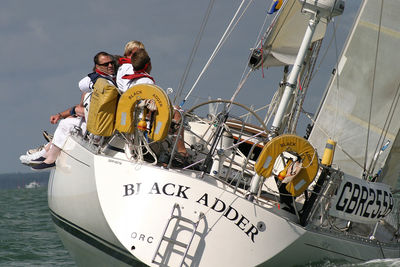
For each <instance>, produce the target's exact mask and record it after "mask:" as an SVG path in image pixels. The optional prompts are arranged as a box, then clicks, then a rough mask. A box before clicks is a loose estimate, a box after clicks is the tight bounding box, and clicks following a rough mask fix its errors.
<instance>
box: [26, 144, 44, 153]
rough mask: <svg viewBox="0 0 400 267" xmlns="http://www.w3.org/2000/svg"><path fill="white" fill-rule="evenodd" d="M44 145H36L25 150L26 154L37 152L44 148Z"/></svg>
mask: <svg viewBox="0 0 400 267" xmlns="http://www.w3.org/2000/svg"><path fill="white" fill-rule="evenodd" d="M44 147H45V145H41V146H39V147H37V148H32V149H29V150H28V151H26V154H27V155H32V154H34V153H36V152H39V151H42V150H44Z"/></svg>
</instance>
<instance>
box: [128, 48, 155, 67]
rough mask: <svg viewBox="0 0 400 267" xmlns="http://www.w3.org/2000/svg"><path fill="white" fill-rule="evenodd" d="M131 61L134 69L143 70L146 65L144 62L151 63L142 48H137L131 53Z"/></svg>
mask: <svg viewBox="0 0 400 267" xmlns="http://www.w3.org/2000/svg"><path fill="white" fill-rule="evenodd" d="M131 62H132V67H133V69H134V70H136V71H139V70H143V69H144V68H145V67H146V64H148V65H150V64H151V61H150V57H149V55H148V54H147V52H146V50H145V49H143V48H139V49H138V50H136V52H135V53H133V54H132V57H131ZM145 71H146V70H145Z"/></svg>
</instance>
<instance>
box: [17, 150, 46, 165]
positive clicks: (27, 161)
mask: <svg viewBox="0 0 400 267" xmlns="http://www.w3.org/2000/svg"><path fill="white" fill-rule="evenodd" d="M44 154H46V150H45V149H42V150H39V151H37V152H35V153H33V154H27V155H21V156H20V157H19V160H20V161H21V163H22V164H26V165H29V164H30V163H31V161H32V160H35V159H37V158H40V157H43V156H44Z"/></svg>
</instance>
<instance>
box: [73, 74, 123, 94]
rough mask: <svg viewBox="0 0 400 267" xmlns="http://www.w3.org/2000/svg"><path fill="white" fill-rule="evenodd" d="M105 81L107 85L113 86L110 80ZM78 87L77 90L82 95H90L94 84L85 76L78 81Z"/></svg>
mask: <svg viewBox="0 0 400 267" xmlns="http://www.w3.org/2000/svg"><path fill="white" fill-rule="evenodd" d="M106 80H107V82H108V83H109V84H112V85H114V84H113V83H112V82H111V81H110V80H108V79H106ZM128 82H129V80H128ZM78 86H79V90H81V92H82V93H90V92H92V91H93V86H94V84H93V82H92V80H91V79H90V78H89V76H85V77H83V78H82V79H81V80H80V81H79V84H78Z"/></svg>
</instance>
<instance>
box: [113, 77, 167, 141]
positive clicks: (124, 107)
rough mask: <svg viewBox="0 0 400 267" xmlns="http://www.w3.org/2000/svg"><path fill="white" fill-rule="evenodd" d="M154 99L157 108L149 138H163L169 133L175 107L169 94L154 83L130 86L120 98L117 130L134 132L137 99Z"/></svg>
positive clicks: (116, 123)
mask: <svg viewBox="0 0 400 267" xmlns="http://www.w3.org/2000/svg"><path fill="white" fill-rule="evenodd" d="M144 99H154V101H155V102H156V106H157V110H156V111H155V114H154V121H153V125H152V129H151V132H150V133H149V138H151V139H152V140H154V141H161V140H163V139H164V138H165V137H166V136H167V134H168V130H169V127H170V125H171V120H172V111H173V107H172V105H171V102H170V101H169V98H168V96H167V94H166V93H165V92H164V90H163V89H161V88H160V87H158V86H156V85H153V84H138V85H134V86H132V87H131V88H129V89H128V90H127V91H126V92H125V93H123V94H122V96H121V98H120V99H119V103H118V108H117V117H116V122H115V130H118V131H119V132H122V133H133V130H134V128H135V127H136V125H133V118H134V117H133V116H134V111H135V106H136V103H137V101H139V100H144Z"/></svg>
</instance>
